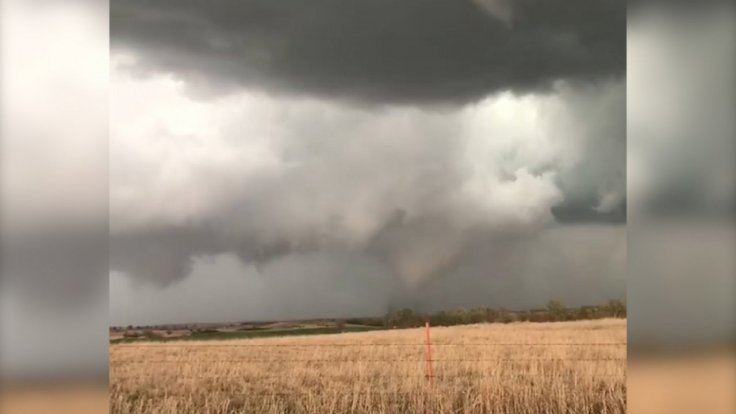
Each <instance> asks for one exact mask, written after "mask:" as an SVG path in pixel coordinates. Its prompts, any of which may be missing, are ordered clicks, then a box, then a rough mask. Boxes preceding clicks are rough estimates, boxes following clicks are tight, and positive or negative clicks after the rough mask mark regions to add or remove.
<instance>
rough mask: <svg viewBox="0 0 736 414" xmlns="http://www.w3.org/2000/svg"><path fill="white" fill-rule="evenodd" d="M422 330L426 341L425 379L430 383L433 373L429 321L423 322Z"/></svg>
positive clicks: (432, 380)
mask: <svg viewBox="0 0 736 414" xmlns="http://www.w3.org/2000/svg"><path fill="white" fill-rule="evenodd" d="M424 332H425V336H426V342H427V379H428V380H429V383H430V385H431V384H432V383H433V382H434V373H433V371H432V341H431V339H430V336H429V321H427V322H424Z"/></svg>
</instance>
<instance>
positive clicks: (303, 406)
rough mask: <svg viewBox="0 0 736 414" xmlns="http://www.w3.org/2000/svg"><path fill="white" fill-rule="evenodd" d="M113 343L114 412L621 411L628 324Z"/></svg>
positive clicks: (581, 413) (472, 327)
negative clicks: (427, 342) (427, 336)
mask: <svg viewBox="0 0 736 414" xmlns="http://www.w3.org/2000/svg"><path fill="white" fill-rule="evenodd" d="M431 342H432V346H431V359H432V366H431V368H432V371H433V372H432V376H431V377H429V376H428V370H429V367H428V365H427V358H426V357H427V348H426V345H425V330H424V329H423V328H418V329H402V330H388V331H376V332H364V333H345V334H337V335H321V336H303V337H282V338H269V339H248V340H232V341H198V342H194V341H191V342H189V341H179V342H168V343H135V344H119V345H111V347H110V411H111V412H112V413H120V414H122V413H143V414H163V413H167V414H169V413H170V414H188V413H258V414H261V413H262V414H276V413H279V414H280V413H310V414H328V413H466V414H469V413H505V414H512V413H576V414H586V413H624V412H625V411H626V371H625V367H626V361H625V358H626V346H625V345H624V344H625V342H626V321H625V320H621V319H605V320H598V321H580V322H558V323H528V322H525V323H510V324H478V325H467V326H455V327H436V328H432V329H431Z"/></svg>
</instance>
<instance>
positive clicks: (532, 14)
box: [111, 0, 626, 103]
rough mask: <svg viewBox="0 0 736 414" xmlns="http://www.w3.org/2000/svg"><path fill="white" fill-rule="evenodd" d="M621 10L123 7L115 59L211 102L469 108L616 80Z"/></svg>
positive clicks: (621, 58) (478, 4)
mask: <svg viewBox="0 0 736 414" xmlns="http://www.w3.org/2000/svg"><path fill="white" fill-rule="evenodd" d="M625 10H626V8H625V2H624V1H622V0H547V1H536V0H478V1H475V2H473V1H462V0H458V1H450V0H404V1H391V0H366V1H360V0H359V1H343V0H316V1H310V2H292V1H283V0H244V1H237V0H224V1H219V2H217V3H215V4H212V3H209V2H202V1H182V0H162V1H154V2H150V1H142V0H120V1H114V2H113V3H112V4H111V37H112V46H113V49H114V50H116V51H122V52H125V51H129V52H133V54H134V55H135V57H136V59H138V63H136V64H134V66H133V68H132V70H136V71H143V72H145V71H149V70H153V71H160V72H169V73H174V74H175V75H176V76H180V77H182V78H184V79H185V80H186V81H187V83H188V84H190V86H191V88H192V91H194V92H198V93H204V94H211V93H217V94H219V93H227V92H231V91H233V90H237V89H239V88H251V89H252V88H256V89H265V90H268V91H272V92H285V93H294V94H313V95H321V96H328V97H337V98H344V99H348V100H354V101H363V102H366V101H369V102H398V103H421V102H463V101H468V100H473V99H477V98H480V97H482V96H485V95H487V94H489V93H492V92H495V91H501V90H514V91H529V90H538V89H540V88H547V87H549V86H550V85H551V83H552V82H553V81H556V80H561V79H562V80H596V79H600V78H611V77H621V76H623V73H624V71H625V50H626V33H625V27H626V22H625V18H626V13H625Z"/></svg>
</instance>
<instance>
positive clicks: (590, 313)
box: [384, 299, 626, 328]
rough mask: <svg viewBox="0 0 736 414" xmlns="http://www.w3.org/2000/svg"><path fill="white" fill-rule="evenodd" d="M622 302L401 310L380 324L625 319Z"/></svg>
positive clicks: (412, 324) (399, 326) (398, 325)
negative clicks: (521, 308)
mask: <svg viewBox="0 0 736 414" xmlns="http://www.w3.org/2000/svg"><path fill="white" fill-rule="evenodd" d="M625 317H626V303H624V302H623V301H621V300H618V299H612V300H609V301H608V303H606V304H605V305H595V306H590V305H586V306H578V307H566V306H564V305H563V304H562V303H561V302H560V301H557V300H551V301H549V302H548V303H547V306H546V307H545V308H544V309H536V310H528V311H512V310H508V309H504V308H489V307H479V308H472V309H456V310H453V311H440V312H435V313H422V312H415V311H414V310H412V309H408V308H404V309H399V310H395V311H391V312H389V313H388V314H387V315H386V316H385V318H384V325H385V326H386V327H389V328H394V327H395V328H411V327H417V326H422V325H424V323H425V322H427V321H429V323H430V324H431V325H432V326H452V325H468V324H473V323H511V322H561V321H575V320H586V319H602V318H625Z"/></svg>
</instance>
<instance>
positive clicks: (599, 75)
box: [110, 0, 627, 324]
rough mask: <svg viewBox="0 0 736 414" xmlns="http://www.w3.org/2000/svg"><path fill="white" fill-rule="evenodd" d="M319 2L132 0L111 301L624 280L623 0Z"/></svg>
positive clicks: (273, 306) (118, 41)
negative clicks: (146, 0)
mask: <svg viewBox="0 0 736 414" xmlns="http://www.w3.org/2000/svg"><path fill="white" fill-rule="evenodd" d="M300 4H301V3H300ZM300 4H297V3H295V2H286V1H274V0H268V1H266V0H261V1H251V0H244V1H229V0H228V1H223V2H219V3H218V4H217V6H216V7H214V6H213V5H211V4H207V3H203V2H196V1H181V0H177V1H174V0H170V1H157V2H155V3H151V2H145V1H139V0H130V1H119V2H113V4H112V5H111V20H110V24H111V62H110V70H111V72H110V73H111V74H110V81H111V89H110V105H111V107H110V232H111V234H110V249H111V251H110V306H111V315H110V317H111V323H112V324H129V323H132V324H144V323H165V322H198V321H224V320H248V319H273V318H301V317H320V316H324V317H327V316H352V315H381V314H383V313H385V312H386V311H387V310H388V309H389V308H392V307H398V306H410V307H415V308H417V309H441V308H454V307H461V306H478V305H484V306H505V307H510V308H527V307H535V306H541V305H543V304H544V303H546V301H548V300H549V299H560V300H562V301H563V302H565V303H569V304H584V303H600V302H603V301H605V300H607V299H609V298H623V297H624V295H625V274H626V232H625V226H624V224H625V221H626V214H625V211H626V209H625V206H626V201H627V200H626V77H625V75H626V74H625V72H626V13H625V2H622V1H616V0H610V1H609V0H595V1H591V0H550V1H544V2H540V1H527V0H514V1H511V0H476V1H427V0H407V1H402V2H394V1H382V0H379V1H354V2H346V1H343V0H319V1H315V2H309V4H308V5H307V4H306V3H305V4H304V5H300Z"/></svg>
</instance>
